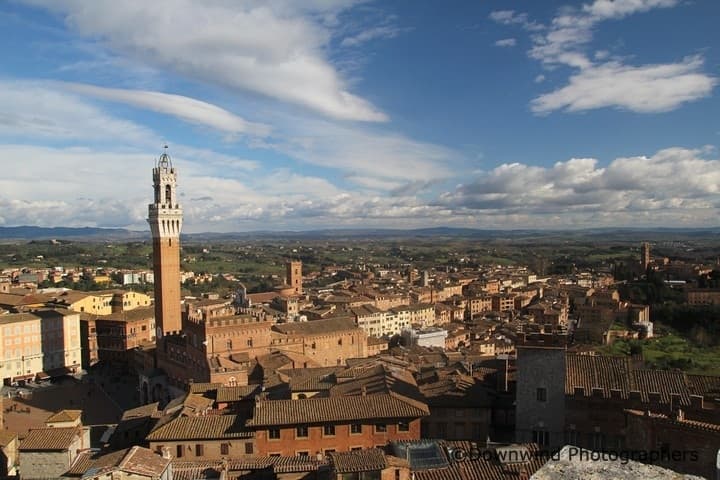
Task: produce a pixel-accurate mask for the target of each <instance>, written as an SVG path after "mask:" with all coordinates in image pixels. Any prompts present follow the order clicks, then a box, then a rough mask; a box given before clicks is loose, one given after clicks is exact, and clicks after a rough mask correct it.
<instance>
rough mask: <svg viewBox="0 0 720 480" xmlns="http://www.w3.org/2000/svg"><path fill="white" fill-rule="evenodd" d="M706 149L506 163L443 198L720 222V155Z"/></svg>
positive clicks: (500, 208)
mask: <svg viewBox="0 0 720 480" xmlns="http://www.w3.org/2000/svg"><path fill="white" fill-rule="evenodd" d="M706 156H707V151H706V150H702V149H686V148H679V147H674V148H667V149H664V150H660V151H658V152H657V153H655V154H654V155H652V156H649V157H647V156H635V157H622V158H617V159H615V160H613V161H612V162H610V164H609V165H608V166H606V167H600V166H599V165H598V161H597V160H596V159H592V158H574V159H570V160H568V161H565V162H557V163H556V164H555V165H553V166H552V167H538V166H532V165H526V164H521V163H513V164H503V165H500V166H498V167H496V168H494V169H492V170H490V171H488V172H486V173H485V174H484V175H482V176H480V177H478V178H477V179H475V180H474V181H472V182H470V183H467V184H464V185H460V186H458V187H457V188H456V189H455V190H454V191H451V192H447V193H445V194H443V195H441V197H440V198H439V202H438V204H440V205H444V206H447V207H451V208H453V209H454V210H457V211H473V212H477V213H479V214H480V213H481V214H486V215H496V216H497V215H501V216H506V215H530V216H533V215H534V216H538V217H543V218H547V217H552V218H555V219H557V220H558V221H559V222H566V223H567V224H568V225H570V224H585V225H593V224H594V223H595V224H597V225H630V224H633V222H640V223H641V224H645V225H647V224H652V225H663V224H677V225H695V226H697V225H702V224H703V223H702V222H703V221H710V220H711V219H712V221H714V216H715V213H716V208H717V206H718V205H717V203H718V202H717V194H718V192H719V191H720V160H718V159H716V158H713V159H709V158H705V157H706ZM698 172H702V175H698ZM656 215H657V217H655V218H654V216H656ZM596 222H599V223H596ZM667 222H671V223H667Z"/></svg>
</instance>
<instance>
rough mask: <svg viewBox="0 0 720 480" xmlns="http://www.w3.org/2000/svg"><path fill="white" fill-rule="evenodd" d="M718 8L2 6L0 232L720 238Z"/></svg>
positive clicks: (656, 2) (272, 1) (605, 2)
mask: <svg viewBox="0 0 720 480" xmlns="http://www.w3.org/2000/svg"><path fill="white" fill-rule="evenodd" d="M718 18H720V3H719V2H716V1H713V0H695V1H692V0H687V1H684V0H615V1H612V0H588V1H584V2H558V1H543V2H538V1H515V2H511V1H500V0H488V1H457V2H452V3H451V4H448V3H447V2H434V1H433V2H429V1H428V2H426V1H420V0H413V1H396V2H372V1H362V0H307V1H301V0H300V1H296V0H268V1H259V0H258V1H252V0H249V1H235V0H232V1H231V0H206V1H195V0H192V1H191V0H157V1H154V2H146V1H135V0H128V1H124V2H114V1H109V0H94V1H92V2H87V1H81V0H11V1H6V2H2V3H0V31H2V32H3V33H2V39H3V41H2V42H0V58H2V63H1V64H0V104H2V108H0V158H2V162H3V165H4V166H5V167H6V168H5V169H4V174H3V175H2V178H0V225H7V226H10V225H41V226H60V225H64V226H86V225H88V226H107V227H110V226H112V227H127V228H131V229H146V228H147V227H146V225H145V221H144V219H145V217H146V215H147V203H148V202H149V201H150V198H151V193H152V189H151V185H150V182H151V168H152V166H153V163H154V160H155V159H156V158H157V156H158V155H159V154H160V153H161V152H162V146H163V145H164V144H165V143H167V144H169V145H170V149H169V152H170V154H171V156H172V158H173V161H174V163H175V165H176V166H177V168H178V170H179V183H180V186H179V190H180V194H181V197H180V198H181V201H182V204H183V207H184V209H185V225H184V229H185V231H187V232H200V231H248V230H258V229H262V230H286V229H289V230H305V229H311V228H348V227H392V228H415V227H428V226H440V225H446V226H463V227H477V228H583V227H595V226H676V227H679V226H708V225H713V226H714V225H717V220H716V218H717V213H718V206H719V205H718V204H719V203H720V202H719V200H720V160H719V158H720V156H719V154H718V149H717V147H718V142H719V141H720V115H718V114H719V113H720V100H719V99H718V94H717V92H718V89H719V87H718V83H719V81H718V78H720V35H718V34H717V19H718Z"/></svg>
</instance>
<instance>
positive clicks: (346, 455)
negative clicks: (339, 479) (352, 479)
mask: <svg viewBox="0 0 720 480" xmlns="http://www.w3.org/2000/svg"><path fill="white" fill-rule="evenodd" d="M330 464H331V465H332V466H333V468H334V470H335V472H336V473H353V472H367V471H373V470H383V469H385V468H386V467H387V462H386V461H385V453H384V452H383V451H382V450H380V449H379V448H370V449H363V450H358V451H353V452H333V453H331V454H330Z"/></svg>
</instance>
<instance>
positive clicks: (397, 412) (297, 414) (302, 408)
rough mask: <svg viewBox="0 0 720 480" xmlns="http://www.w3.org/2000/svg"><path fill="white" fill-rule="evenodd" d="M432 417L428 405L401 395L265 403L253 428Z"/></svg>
mask: <svg viewBox="0 0 720 480" xmlns="http://www.w3.org/2000/svg"><path fill="white" fill-rule="evenodd" d="M427 415H429V410H428V408H427V405H425V404H422V403H420V402H416V401H413V400H410V399H408V398H405V397H401V396H399V395H390V394H378V395H360V396H342V397H326V398H318V397H313V398H307V399H303V400H265V401H260V402H258V403H256V404H255V410H254V412H253V418H251V419H250V420H248V422H247V425H248V426H251V427H259V426H270V425H302V424H317V423H325V422H348V421H353V420H374V419H391V418H419V417H424V416H427Z"/></svg>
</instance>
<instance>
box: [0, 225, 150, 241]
mask: <svg viewBox="0 0 720 480" xmlns="http://www.w3.org/2000/svg"><path fill="white" fill-rule="evenodd" d="M144 238H148V239H149V238H150V232H149V231H147V232H138V231H133V230H126V229H124V228H95V227H79V228H72V227H50V228H48V227H32V226H22V227H0V239H7V240H12V239H14V240H49V239H66V240H85V241H102V240H134V239H144Z"/></svg>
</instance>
